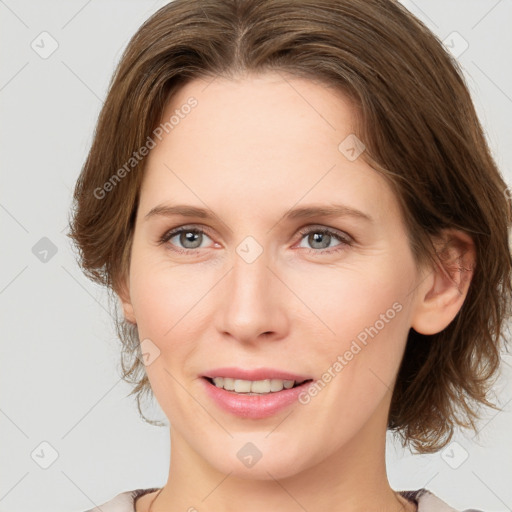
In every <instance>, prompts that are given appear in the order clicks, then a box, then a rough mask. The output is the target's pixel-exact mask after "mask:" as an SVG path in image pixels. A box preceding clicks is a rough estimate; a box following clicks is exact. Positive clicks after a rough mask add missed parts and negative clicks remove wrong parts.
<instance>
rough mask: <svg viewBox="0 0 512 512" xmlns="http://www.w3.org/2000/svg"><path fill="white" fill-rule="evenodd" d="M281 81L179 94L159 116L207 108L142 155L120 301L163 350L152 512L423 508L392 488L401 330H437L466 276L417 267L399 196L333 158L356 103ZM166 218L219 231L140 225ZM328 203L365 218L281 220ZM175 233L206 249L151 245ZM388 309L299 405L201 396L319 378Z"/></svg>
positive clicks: (156, 388) (465, 245)
mask: <svg viewBox="0 0 512 512" xmlns="http://www.w3.org/2000/svg"><path fill="white" fill-rule="evenodd" d="M283 76H284V75H283V74H276V73H267V74H264V75H258V76H244V77H242V78H239V79H237V80H227V79H223V78H220V77H218V78H216V79H215V80H214V81H213V82H211V83H210V84H209V85H208V83H209V82H207V81H205V80H195V81H193V82H191V83H189V84H187V85H186V86H184V87H183V88H182V89H181V90H180V91H179V92H178V94H177V95H176V96H175V97H173V99H172V101H171V103H170V104H169V105H168V106H167V108H166V111H165V112H164V114H163V116H162V119H165V120H167V119H169V117H170V116H171V115H172V113H173V111H174V110H175V109H176V108H179V107H180V106H181V105H183V104H185V103H186V101H187V98H189V97H190V96H194V97H195V98H196V99H197V100H198V105H197V107H196V108H194V109H193V110H192V111H191V112H190V114H189V115H188V116H186V117H185V118H184V119H181V120H180V123H179V124H178V125H177V126H175V128H174V129H173V130H172V131H171V132H169V134H164V137H163V139H162V141H161V142H159V143H158V144H157V146H156V147H155V148H154V149H152V150H151V152H150V154H149V156H148V157H147V158H148V160H147V167H146V168H145V171H144V172H145V176H144V182H143V185H142V189H141V195H140V203H139V207H138V212H137V218H136V225H135V232H134V239H133V247H132V253H131V262H130V268H129V274H128V279H127V280H126V282H125V288H124V289H123V290H121V291H120V292H119V295H120V298H121V302H122V305H123V310H124V314H125V318H126V319H127V320H128V321H129V322H132V323H136V324H137V326H138V333H139V337H140V339H141V340H144V339H149V340H151V342H152V343H153V344H154V345H155V346H156V347H158V350H159V351H160V354H159V356H158V357H157V358H156V359H155V360H154V361H153V362H152V363H151V364H150V365H148V366H147V367H146V371H147V375H148V378H149V381H150V383H151V387H152V390H153V392H154V394H155V396H156V398H157V400H158V402H159V404H160V406H161V408H162V410H163V412H164V413H165V415H166V416H167V418H168V419H169V422H170V425H171V428H170V438H171V453H172V457H171V461H170V470H169V477H168V480H167V483H166V485H165V486H164V488H163V491H162V492H161V493H160V495H159V496H158V497H157V499H156V500H155V501H154V503H153V505H152V507H151V510H152V512H163V511H166V512H175V511H186V510H189V509H190V510H193V509H192V508H191V507H195V509H196V510H199V511H203V510H209V511H215V512H228V511H235V510H244V511H245V512H260V511H261V510H276V511H277V510H278V511H280V512H297V511H302V510H308V511H317V510H332V511H338V510H339V511H341V510H343V511H344V512H360V511H361V512H362V511H365V512H366V511H368V510H379V511H385V512H398V511H400V510H406V511H413V510H415V509H416V507H415V505H414V504H413V503H412V502H408V501H407V500H405V499H404V498H402V497H400V496H398V495H397V494H396V493H395V492H394V491H393V489H392V488H391V487H390V485H389V482H388V479H387V475H386V465H385V442H386V425H387V415H388V411H389V406H390V400H391V393H392V389H393V384H394V381H395V378H396V374H397V372H398V368H399V364H400V362H401V359H402V356H403V352H404V349H405V344H406V340H407V334H408V332H409V329H410V328H411V327H413V328H414V329H415V330H417V331H418V332H421V333H424V334H434V333H436V332H439V331H441V330H442V329H444V328H445V327H446V326H447V325H448V324H449V323H450V322H451V321H452V320H453V318H454V317H455V315H456V314H457V312H458V311H459V309H460V307H461V306H462V303H463V301H464V298H465V296H466V292H467V287H468V284H469V279H468V276H467V275H466V274H464V273H462V272H459V273H454V274H453V275H451V276H448V275H447V274H445V273H443V272H441V271H440V270H438V269H418V268H417V266H416V264H415V261H414V259H413V256H412V253H411V251H410V248H409V246H408V241H407V238H406V231H405V226H404V223H403V220H402V218H401V215H400V211H399V208H398V203H397V200H396V198H395V197H394V194H393V193H392V191H391V189H390V188H389V186H388V185H387V183H386V182H385V181H384V179H383V178H382V176H380V175H379V174H378V173H377V172H376V171H375V170H373V169H372V168H371V167H369V166H368V164H366V163H365V162H364V161H363V159H362V158H357V159H356V160H354V161H350V160H349V159H347V158H346V157H345V155H344V154H343V153H342V152H340V150H339V149H338V145H339V144H340V142H341V141H342V140H344V139H345V138H346V137H347V136H348V135H349V134H351V133H353V131H354V129H353V125H354V124H353V121H354V117H353V116H354V111H353V109H352V107H351V104H350V103H349V102H348V101H347V99H346V98H345V97H344V96H343V95H341V93H338V92H335V91H334V90H332V89H328V88H326V87H325V86H321V85H319V84H315V83H314V82H312V81H309V80H305V79H299V78H293V77H288V78H286V80H283ZM207 85H208V87H206V86H207ZM299 93H300V94H299ZM305 100H307V101H305ZM162 204H166V205H176V204H184V205H190V206H195V207H198V208H209V209H211V210H212V211H213V212H214V214H215V217H213V218H201V217H184V216H181V215H173V216H163V215H153V216H150V217H148V218H147V219H146V218H145V216H146V215H147V214H148V212H149V211H150V210H151V209H153V208H154V207H155V206H158V205H162ZM332 204H343V205H346V206H349V207H351V208H355V209H358V210H360V211H362V212H364V213H365V214H366V215H368V216H370V217H371V218H372V221H371V222H370V221H368V220H365V219H362V218H357V217H350V216H338V217H326V216H320V215H315V216H314V217H311V218H295V219H294V218H291V219H285V218H284V217H283V216H284V215H285V214H286V213H287V212H288V211H289V210H290V209H294V208H298V207H303V206H311V205H316V206H318V205H321V206H329V205H332ZM179 226H187V227H190V228H191V229H192V228H193V229H202V230H204V234H202V235H201V234H200V233H199V234H198V235H197V236H198V237H199V238H198V242H197V243H194V242H193V241H188V240H189V239H188V238H185V236H182V237H180V236H179V235H176V236H173V237H172V238H171V239H169V240H167V241H166V242H165V243H162V244H158V240H159V238H160V237H161V236H162V235H163V234H164V233H166V232H167V231H169V230H170V229H171V228H177V227H179ZM304 227H311V231H312V232H313V233H317V232H318V231H315V229H314V228H329V229H330V230H331V231H334V234H331V236H330V237H329V235H324V238H323V244H324V245H322V244H321V243H319V242H316V243H315V238H314V236H313V235H311V236H308V235H307V234H305V235H304V234H300V233H299V230H302V228H304ZM335 234H338V235H340V236H345V237H347V236H348V237H350V239H351V240H352V243H351V244H350V245H348V244H346V243H343V242H341V241H340V240H339V239H337V238H336V237H335V236H334V235H335ZM451 234H452V237H453V239H454V240H456V241H458V243H456V244H454V246H453V249H452V251H453V252H452V254H455V255H456V254H457V251H461V253H463V254H464V260H463V261H464V262H465V264H464V266H465V267H466V268H469V267H470V265H471V258H473V257H474V251H473V247H472V245H471V239H470V238H469V237H467V236H465V235H464V234H463V233H459V232H455V231H454V232H452V233H451ZM248 236H251V237H253V238H254V239H255V240H256V241H257V244H258V245H259V246H260V247H261V248H262V249H263V252H262V253H261V254H260V255H259V257H257V258H256V259H255V260H254V261H252V262H251V263H248V262H247V261H246V260H245V259H244V258H242V257H241V256H240V255H239V253H237V251H236V249H237V247H238V246H239V244H240V243H241V242H242V241H244V239H245V238H246V237H248ZM191 240H193V239H191ZM197 246H199V247H198V248H196V249H193V248H194V247H197ZM180 249H181V250H182V251H184V252H181V253H180V252H179V250H180ZM251 250H253V249H251ZM469 277H470V275H469ZM395 303H398V304H399V305H400V306H401V310H400V312H398V313H396V315H394V317H393V319H392V320H389V321H388V322H386V323H385V325H384V327H383V328H381V329H380V330H379V332H378V334H377V335H376V336H375V337H373V338H368V343H367V345H365V346H364V347H363V348H362V350H361V351H360V352H359V353H358V354H357V355H355V356H354V357H353V359H351V360H350V361H348V362H347V364H346V365H345V366H344V367H343V370H342V371H340V372H338V373H337V374H336V376H335V377H334V378H332V380H331V381H330V382H329V383H328V384H327V385H326V386H325V388H324V389H322V391H321V392H320V393H318V395H317V396H315V397H313V398H311V400H310V401H309V403H307V404H300V403H298V402H297V403H294V404H292V405H291V406H289V407H287V408H285V410H283V411H280V412H278V413H276V414H275V415H273V416H271V417H269V418H265V419H248V418H240V417H238V416H236V415H234V414H231V413H229V412H226V411H224V410H222V409H220V408H219V407H218V406H217V404H216V403H214V402H213V401H212V400H211V399H210V398H209V396H207V395H206V393H205V392H204V386H203V384H204V383H203V382H202V377H201V375H202V374H204V372H205V371H206V370H208V369H211V368H214V367H225V366H238V367H241V368H260V367H274V368H280V369H282V370H287V371H290V372H294V373H299V374H307V375H312V376H314V378H315V380H318V379H321V378H322V375H323V374H324V373H325V372H326V371H327V370H328V368H330V367H331V368H332V366H333V363H334V362H335V361H336V360H337V357H338V355H343V354H344V353H345V352H346V351H347V350H348V349H349V348H350V346H351V343H352V341H353V340H355V339H357V336H358V334H360V333H361V332H362V331H364V329H365V327H369V326H373V325H375V324H376V321H377V320H378V319H379V318H381V316H380V315H381V314H383V313H385V312H386V311H388V310H389V309H390V308H392V305H393V304H395ZM248 442H250V443H253V444H254V445H255V446H256V447H257V448H258V449H259V451H260V452H261V453H262V457H261V459H260V460H259V461H258V462H257V463H256V464H255V465H253V466H252V467H247V466H246V465H244V464H242V463H241V461H240V460H239V458H238V457H237V452H238V451H239V450H240V449H241V447H243V446H244V445H245V444H246V443H248ZM155 494H156V493H151V494H147V495H145V496H143V497H141V498H140V499H138V500H137V502H136V510H137V512H147V511H148V509H149V506H150V503H151V501H152V500H153V498H154V497H155Z"/></svg>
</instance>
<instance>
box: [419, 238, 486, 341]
mask: <svg viewBox="0 0 512 512" xmlns="http://www.w3.org/2000/svg"><path fill="white" fill-rule="evenodd" d="M444 234H445V236H444V237H443V239H442V240H438V241H437V242H435V243H434V245H435V247H436V254H437V264H436V266H435V268H434V269H431V270H430V274H429V275H428V276H427V278H425V279H424V281H423V283H422V286H420V287H419V289H418V293H417V301H416V309H415V312H414V314H413V318H412V324H411V327H412V328H413V329H414V330H415V331H417V332H419V333H421V334H436V333H438V332H441V331H442V330H443V329H445V328H446V327H447V326H448V325H449V324H450V323H451V321H452V320H453V319H454V318H455V317H456V316H457V313H458V312H459V311H460V309H461V307H462V304H463V303H464V300H465V299H466V296H467V292H468V290H469V285H470V283H471V279H472V278H473V273H474V269H475V264H476V251H475V245H474V242H473V239H472V238H471V237H470V236H469V235H467V234H466V233H464V232H463V231H458V230H446V231H445V232H444Z"/></svg>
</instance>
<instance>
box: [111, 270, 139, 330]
mask: <svg viewBox="0 0 512 512" xmlns="http://www.w3.org/2000/svg"><path fill="white" fill-rule="evenodd" d="M116 293H117V296H118V297H119V301H120V302H121V305H122V307H123V314H124V318H125V320H126V321H127V322H129V323H131V324H134V325H136V324H137V322H136V320H135V312H134V311H133V306H132V303H131V298H130V277H129V276H124V277H122V278H121V282H120V283H119V284H118V286H117V289H116Z"/></svg>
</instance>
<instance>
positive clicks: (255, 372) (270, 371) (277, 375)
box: [203, 367, 311, 382]
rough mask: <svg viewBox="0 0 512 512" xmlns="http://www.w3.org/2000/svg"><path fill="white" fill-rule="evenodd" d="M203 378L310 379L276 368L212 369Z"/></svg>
mask: <svg viewBox="0 0 512 512" xmlns="http://www.w3.org/2000/svg"><path fill="white" fill-rule="evenodd" d="M203 377H208V378H212V379H213V378H214V377H228V378H232V379H241V380H251V381H256V380H266V379H279V380H294V381H296V382H302V381H305V380H310V379H311V377H309V376H308V375H299V374H296V373H291V372H287V371H284V370H278V369H276V368H255V369H252V370H247V369H244V368H235V367H226V368H214V369H212V370H208V371H207V372H206V373H205V374H203Z"/></svg>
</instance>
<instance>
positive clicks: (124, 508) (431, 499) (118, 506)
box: [85, 487, 482, 512]
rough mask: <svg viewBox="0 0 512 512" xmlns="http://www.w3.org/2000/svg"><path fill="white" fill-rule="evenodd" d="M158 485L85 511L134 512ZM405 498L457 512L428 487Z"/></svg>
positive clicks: (440, 511)
mask: <svg viewBox="0 0 512 512" xmlns="http://www.w3.org/2000/svg"><path fill="white" fill-rule="evenodd" d="M158 490H159V488H158V487H154V488H150V489H135V490H133V491H125V492H122V493H121V494H118V495H117V496H116V497H115V498H112V499H111V500H110V501H107V502H106V503H104V504H103V505H100V506H98V507H95V508H92V509H89V510H86V511H85V512H135V500H136V499H137V498H139V497H140V496H143V495H144V494H149V493H150V492H155V491H158ZM398 492H399V494H400V495H401V496H403V497H404V498H405V499H407V500H409V501H412V502H414V503H415V504H416V505H417V506H418V512H459V511H458V510H456V509H454V508H453V507H450V506H449V505H448V504H447V503H445V502H444V501H443V500H441V499H440V498H438V497H437V496H436V495H435V494H433V493H432V492H430V491H429V490H428V489H424V488H422V489H417V490H416V491H398ZM460 512H482V511H481V510H476V509H474V508H468V509H465V510H462V511H460Z"/></svg>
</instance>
